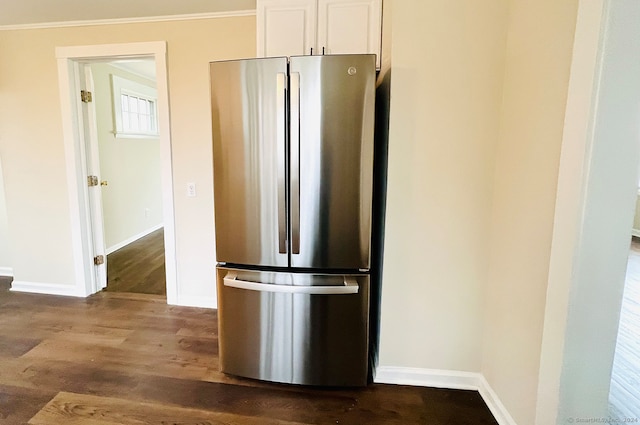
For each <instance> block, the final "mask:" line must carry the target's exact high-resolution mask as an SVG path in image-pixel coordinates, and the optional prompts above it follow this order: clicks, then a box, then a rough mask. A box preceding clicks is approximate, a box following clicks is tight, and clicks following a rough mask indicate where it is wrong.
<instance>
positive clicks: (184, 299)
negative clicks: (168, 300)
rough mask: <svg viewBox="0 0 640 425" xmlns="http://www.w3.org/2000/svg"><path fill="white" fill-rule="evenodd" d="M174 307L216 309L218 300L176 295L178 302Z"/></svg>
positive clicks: (213, 297)
mask: <svg viewBox="0 0 640 425" xmlns="http://www.w3.org/2000/svg"><path fill="white" fill-rule="evenodd" d="M175 305H179V306H182V307H200V308H218V299H217V298H216V297H215V296H212V297H198V296H194V295H188V296H184V295H178V302H177V303H176V304H175Z"/></svg>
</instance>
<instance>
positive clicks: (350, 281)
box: [223, 272, 360, 295]
mask: <svg viewBox="0 0 640 425" xmlns="http://www.w3.org/2000/svg"><path fill="white" fill-rule="evenodd" d="M223 280H224V286H229V287H231V288H238V289H247V290H249V291H259V292H285V293H289V294H309V295H343V294H357V293H358V290H359V289H360V287H359V285H358V282H357V281H356V279H355V278H354V277H351V276H344V285H342V286H294V285H274V284H271V283H258V282H249V281H246V280H239V279H238V274H237V273H236V272H229V273H227V274H226V275H225V277H224V279H223Z"/></svg>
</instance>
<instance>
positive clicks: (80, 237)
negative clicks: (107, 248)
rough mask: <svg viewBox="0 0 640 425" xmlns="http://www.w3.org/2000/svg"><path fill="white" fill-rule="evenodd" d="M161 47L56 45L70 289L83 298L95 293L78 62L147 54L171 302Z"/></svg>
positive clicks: (169, 175) (172, 257) (169, 181)
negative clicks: (152, 68) (151, 64)
mask: <svg viewBox="0 0 640 425" xmlns="http://www.w3.org/2000/svg"><path fill="white" fill-rule="evenodd" d="M166 52H167V45H166V42H164V41H154V42H143V43H126V44H102V45H94V46H72V47H58V48H56V58H57V61H58V82H59V88H60V104H61V112H62V124H63V134H64V147H65V158H66V163H67V186H68V194H69V212H70V216H71V238H72V246H73V258H74V273H75V281H76V282H75V284H76V292H77V293H78V294H83V295H84V296H88V295H91V294H93V293H95V292H97V291H98V285H97V282H96V277H95V273H94V271H93V267H94V266H93V255H92V252H93V248H92V247H91V246H90V243H89V241H90V240H91V234H90V232H91V227H90V219H91V217H90V215H89V204H88V195H87V193H88V191H87V185H86V160H85V157H84V136H83V133H82V129H81V128H80V123H81V117H79V116H78V108H77V105H78V102H79V100H78V98H79V97H78V96H79V92H80V73H79V66H80V64H82V63H86V62H90V61H97V60H117V59H123V58H131V57H141V56H144V57H151V58H153V59H154V60H155V64H156V77H157V89H158V121H159V130H160V157H161V158H160V160H161V168H162V214H163V221H164V245H165V270H166V278H167V303H169V304H177V301H178V300H177V299H178V296H177V295H178V284H177V273H176V249H175V247H176V242H175V217H174V200H173V171H172V164H171V128H170V122H169V117H170V116H169V90H168V80H167V58H166Z"/></svg>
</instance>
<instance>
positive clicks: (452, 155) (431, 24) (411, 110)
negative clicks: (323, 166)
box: [380, 0, 507, 372]
mask: <svg viewBox="0 0 640 425" xmlns="http://www.w3.org/2000/svg"><path fill="white" fill-rule="evenodd" d="M506 25H507V7H506V3H505V2H504V1H502V0H494V1H483V2H477V1H475V0H468V1H411V2H409V1H397V2H393V16H392V35H391V48H392V60H391V62H392V71H391V118H390V130H389V132H390V139H389V175H388V193H387V196H388V199H387V216H386V236H385V247H384V250H385V251H384V252H385V255H384V273H383V283H382V285H383V287H382V325H381V327H382V329H381V346H380V366H381V367H384V366H399V367H413V368H428V369H445V370H461V371H474V372H477V371H479V370H480V364H481V358H482V354H481V351H482V333H483V325H482V316H483V309H484V291H485V283H486V273H487V263H488V253H487V249H486V246H487V239H488V238H489V237H490V234H489V229H488V226H487V224H488V222H489V218H490V213H491V194H492V185H493V168H494V167H493V166H494V153H495V144H496V140H497V137H498V126H499V116H500V103H501V98H502V79H503V69H504V49H505V38H506Z"/></svg>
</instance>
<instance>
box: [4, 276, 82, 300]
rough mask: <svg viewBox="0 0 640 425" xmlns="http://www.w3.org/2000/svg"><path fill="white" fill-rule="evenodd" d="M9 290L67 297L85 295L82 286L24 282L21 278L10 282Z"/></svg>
mask: <svg viewBox="0 0 640 425" xmlns="http://www.w3.org/2000/svg"><path fill="white" fill-rule="evenodd" d="M11 291H14V292H29V293H32V294H46V295H64V296H67V297H81V298H85V297H86V296H87V294H86V293H85V290H84V288H78V287H76V286H71V285H58V284H55V283H43V282H25V281H21V280H14V281H13V282H11Z"/></svg>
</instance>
